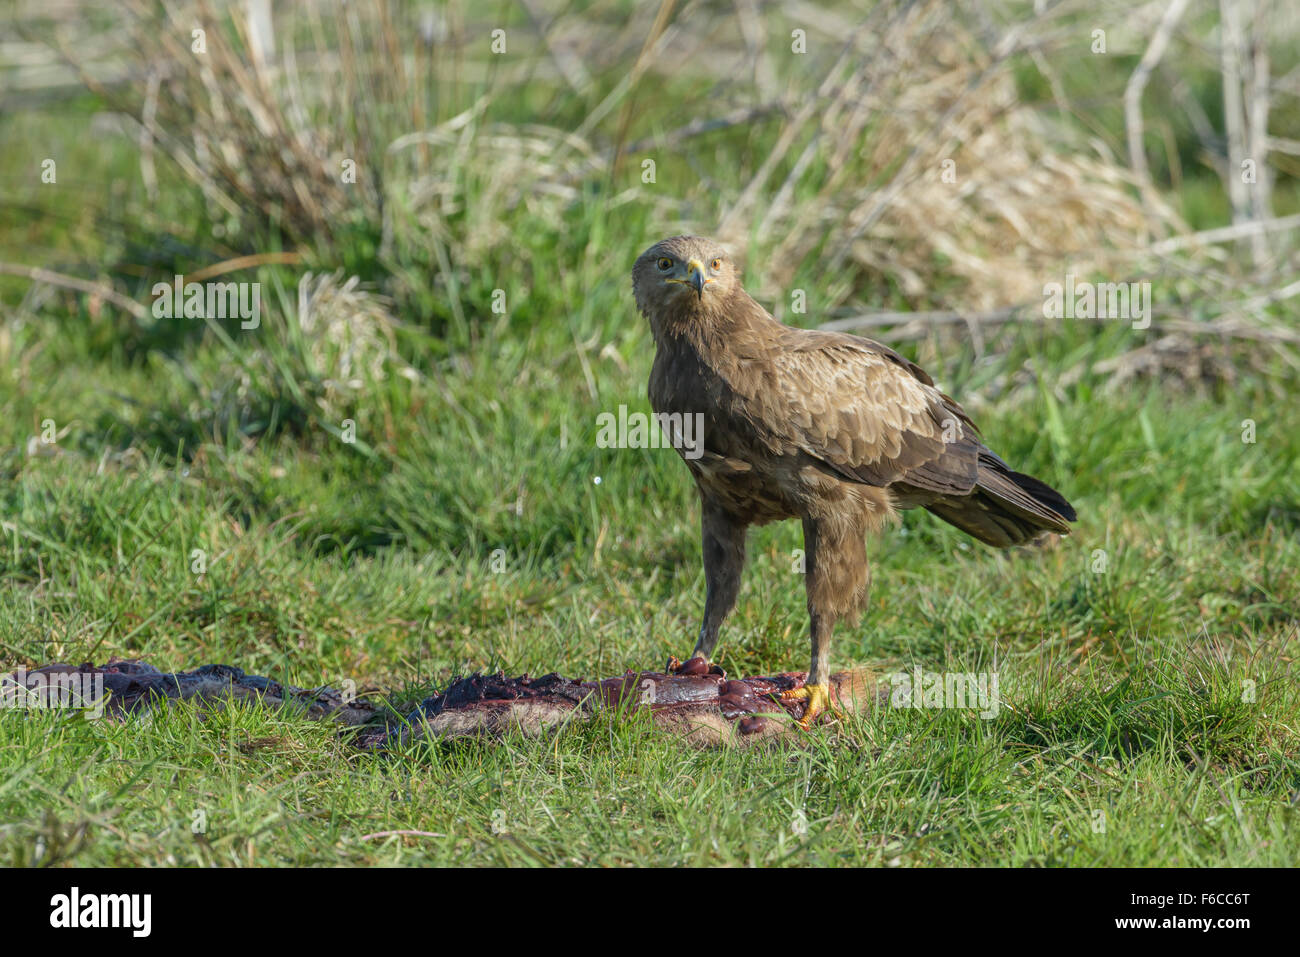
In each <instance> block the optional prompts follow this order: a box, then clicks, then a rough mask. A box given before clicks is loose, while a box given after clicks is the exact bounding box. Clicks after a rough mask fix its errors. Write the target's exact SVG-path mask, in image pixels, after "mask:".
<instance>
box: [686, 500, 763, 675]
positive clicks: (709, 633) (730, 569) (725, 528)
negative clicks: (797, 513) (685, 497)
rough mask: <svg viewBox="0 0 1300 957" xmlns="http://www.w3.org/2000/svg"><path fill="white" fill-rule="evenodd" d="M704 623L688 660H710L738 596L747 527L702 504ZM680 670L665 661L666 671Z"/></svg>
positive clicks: (729, 516) (723, 512) (743, 563)
mask: <svg viewBox="0 0 1300 957" xmlns="http://www.w3.org/2000/svg"><path fill="white" fill-rule="evenodd" d="M700 524H701V527H702V532H703V536H702V537H703V549H702V550H703V554H704V581H705V586H706V591H705V596H704V621H703V622H702V623H701V625H700V637H699V640H698V641H696V643H695V650H694V651H692V652H691V657H692V658H703V659H704V660H705V661H711V660H712V657H713V649H714V648H716V647H717V644H718V631H719V629H720V628H721V627H722V623H723V621H725V620H726V618H727V615H729V614H731V610H732V609H733V608H735V607H736V596H737V595H739V594H740V575H741V572H742V571H743V570H744V568H745V531H746V529H747V527H748V526H747V525H746V524H745V523H744V522H742V521H740V520H739V519H737V518H735V517H733V516H731V515H729V514H728V513H727V512H726V511H724V510H723V509H721V508H718V507H717V506H715V505H711V504H710V503H709V502H707V501H705V502H704V503H703V514H702V517H701V523H700ZM678 668H680V663H679V662H678V661H677V659H676V658H671V659H669V662H668V670H669V671H675V670H677V669H678Z"/></svg>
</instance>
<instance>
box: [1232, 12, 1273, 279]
mask: <svg viewBox="0 0 1300 957" xmlns="http://www.w3.org/2000/svg"><path fill="white" fill-rule="evenodd" d="M1251 2H1253V3H1254V4H1255V15H1254V17H1253V18H1252V19H1251V25H1250V41H1249V49H1246V48H1243V52H1249V53H1250V58H1249V60H1247V63H1246V65H1247V70H1246V94H1247V99H1248V101H1249V104H1250V106H1249V109H1248V111H1247V116H1246V119H1247V125H1246V136H1247V139H1246V143H1247V148H1248V149H1249V151H1250V152H1249V154H1248V155H1249V157H1250V159H1251V160H1252V161H1253V162H1254V164H1255V182H1254V183H1252V184H1250V215H1251V218H1252V219H1253V220H1255V221H1256V222H1260V221H1262V220H1266V219H1270V218H1272V216H1273V201H1272V193H1273V177H1272V176H1270V175H1269V165H1268V111H1269V98H1268V95H1269V72H1270V70H1269V57H1268V37H1269V31H1268V23H1269V12H1270V11H1269V5H1270V0H1251ZM1238 175H1240V171H1238ZM1250 252H1251V257H1252V258H1253V259H1254V262H1255V267H1256V268H1262V267H1263V265H1264V263H1265V261H1266V260H1267V259H1268V243H1267V242H1266V241H1265V239H1264V235H1263V233H1256V234H1255V235H1254V236H1252V237H1251V241H1250Z"/></svg>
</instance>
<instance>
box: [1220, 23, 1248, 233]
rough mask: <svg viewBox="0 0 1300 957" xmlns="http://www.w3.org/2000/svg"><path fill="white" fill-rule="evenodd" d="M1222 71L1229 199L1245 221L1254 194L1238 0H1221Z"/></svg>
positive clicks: (1234, 211) (1234, 217)
mask: <svg viewBox="0 0 1300 957" xmlns="http://www.w3.org/2000/svg"><path fill="white" fill-rule="evenodd" d="M1219 21H1220V29H1219V72H1220V73H1221V74H1222V77H1223V129H1224V133H1225V134H1226V135H1227V138H1228V199H1229V201H1230V202H1231V204H1232V222H1233V224H1234V225H1236V224H1240V223H1244V222H1246V221H1247V220H1249V219H1250V218H1251V216H1250V195H1249V193H1248V191H1247V189H1246V183H1245V181H1244V180H1243V179H1242V176H1241V173H1242V169H1241V163H1242V160H1244V159H1247V156H1246V115H1245V106H1244V105H1243V104H1242V99H1241V52H1242V49H1243V46H1244V41H1243V39H1242V36H1241V20H1240V17H1239V10H1238V0H1219Z"/></svg>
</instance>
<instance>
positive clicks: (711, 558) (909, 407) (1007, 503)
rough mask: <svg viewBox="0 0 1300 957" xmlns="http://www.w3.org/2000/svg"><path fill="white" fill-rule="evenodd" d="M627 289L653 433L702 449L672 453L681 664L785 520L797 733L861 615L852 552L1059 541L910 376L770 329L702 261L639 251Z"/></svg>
mask: <svg viewBox="0 0 1300 957" xmlns="http://www.w3.org/2000/svg"><path fill="white" fill-rule="evenodd" d="M632 286H633V291H634V293H635V296H636V304H637V307H638V308H639V309H640V311H641V313H642V314H643V315H644V316H645V317H646V318H647V319H648V320H649V321H650V328H651V330H652V331H653V333H654V339H655V346H656V351H655V359H654V366H653V368H652V369H651V371H650V404H651V406H652V407H653V408H654V410H655V412H656V414H657V415H658V421H659V422H660V424H661V425H663V424H664V423H666V422H673V423H678V422H681V421H684V419H679V418H677V416H695V415H702V419H697V421H700V423H701V425H702V430H701V431H702V436H701V435H696V436H695V440H694V442H693V443H690V444H688V443H685V442H683V441H680V440H681V439H682V438H683V436H685V435H686V434H687V433H685V432H679V433H678V435H677V436H676V438H677V439H678V441H676V442H674V444H675V445H676V446H677V450H678V453H679V454H681V455H682V458H683V460H684V461H685V462H686V464H687V467H688V468H689V469H690V471H691V475H692V477H693V478H694V479H695V484H696V486H697V487H698V488H699V492H700V504H701V507H702V521H701V525H702V529H703V539H704V542H703V551H704V577H705V582H706V586H707V590H706V595H705V600H704V622H703V624H702V625H701V627H700V637H699V641H698V643H697V644H696V646H695V651H694V653H693V657H700V658H703V659H704V660H705V661H706V662H707V661H708V660H709V659H710V656H711V655H712V654H713V650H714V648H715V646H716V645H717V643H718V629H719V627H720V626H721V625H722V622H723V619H725V618H726V616H727V615H728V614H729V613H730V612H731V609H732V608H733V607H734V606H735V603H736V595H737V592H738V591H739V590H740V574H741V570H742V568H743V567H744V563H745V532H746V530H747V529H748V528H749V526H750V525H762V524H764V523H766V522H773V521H777V520H779V519H786V518H798V519H800V521H802V522H803V535H804V562H805V586H806V588H807V594H808V617H809V621H810V629H811V633H812V663H811V665H810V666H809V669H808V680H807V683H806V684H805V685H804V686H803V687H801V688H799V689H797V690H795V691H792V692H788V693H787V695H788V696H789V697H791V698H795V699H804V700H805V701H806V708H805V711H804V716H803V720H802V722H801V724H802V725H803V726H804V727H805V728H807V727H809V726H810V725H811V723H812V722H813V720H814V719H815V718H816V717H817V715H818V714H819V713H821V712H822V711H823V710H824V709H825V708H826V707H828V706H829V705H831V704H832V702H831V701H830V696H829V688H828V684H827V677H828V675H829V674H830V670H829V665H828V661H827V658H828V653H829V650H830V639H831V631H832V629H833V628H834V626H835V623H836V622H837V621H840V620H841V619H844V618H853V619H856V617H857V616H858V614H859V613H860V612H861V610H862V608H863V606H864V605H865V604H866V600H867V592H868V588H869V587H870V580H871V574H870V570H869V569H868V566H867V551H866V535H867V533H868V532H875V531H878V530H880V529H881V528H882V527H883V526H884V525H885V524H886V523H887V522H888V521H890V520H891V519H893V518H895V517H896V510H898V509H904V508H915V507H917V506H920V507H922V508H926V509H928V510H929V511H930V512H932V513H934V514H935V515H937V516H939V518H941V519H943V520H944V521H945V522H948V523H950V524H952V525H955V526H957V527H958V528H960V529H961V530H962V531H964V532H966V533H968V534H970V535H973V536H974V537H975V538H977V539H979V540H980V541H982V542H987V543H988V544H990V545H995V546H997V547H999V548H1005V547H1008V546H1011V545H1022V544H1025V543H1028V542H1032V541H1033V540H1035V539H1036V538H1039V537H1041V536H1042V535H1043V534H1044V533H1046V532H1059V533H1061V534H1066V533H1068V532H1069V530H1070V526H1069V524H1068V523H1069V522H1072V521H1074V520H1075V513H1074V509H1073V508H1071V507H1070V503H1069V502H1067V501H1066V500H1065V499H1064V498H1063V497H1062V496H1061V494H1060V493H1059V492H1057V491H1055V490H1054V489H1052V488H1050V487H1049V486H1047V485H1046V484H1044V483H1043V482H1040V481H1039V480H1038V479H1036V478H1031V477H1030V476H1028V475H1022V474H1021V473H1019V472H1015V471H1012V470H1011V468H1010V467H1009V466H1008V465H1007V464H1006V463H1005V462H1003V461H1002V459H1000V458H998V456H997V455H995V454H994V453H993V452H991V451H989V449H987V448H986V447H985V446H984V444H983V442H981V440H980V433H979V430H978V429H976V427H975V424H974V423H973V422H972V421H971V420H970V417H969V416H967V415H966V413H965V412H964V411H963V410H962V408H961V406H959V405H958V404H957V403H956V402H955V401H954V400H952V399H951V398H949V397H948V396H946V395H944V394H943V393H942V392H940V391H939V390H938V389H936V388H935V386H934V382H933V380H932V379H931V378H930V377H929V376H928V375H926V374H925V372H924V371H922V370H921V368H920V367H918V366H917V365H916V364H915V363H912V362H909V361H908V360H907V359H904V358H903V357H902V356H900V355H899V354H898V353H896V352H894V351H893V350H892V349H890V348H888V347H886V346H883V345H881V344H880V343H878V342H873V341H872V340H870V339H863V338H860V337H858V336H851V335H844V334H841V333H834V332H822V331H816V330H808V329H795V328H792V327H790V326H786V325H783V324H782V323H780V322H777V321H776V320H775V319H773V318H772V316H771V315H769V314H768V312H767V310H765V309H764V308H763V307H762V306H760V305H759V304H758V303H756V302H755V301H754V300H753V299H751V298H750V297H749V295H748V294H747V293H746V292H745V290H744V289H743V288H742V287H741V284H740V276H739V273H738V271H737V269H736V267H735V265H734V263H733V262H732V260H731V259H730V257H729V256H728V255H727V254H726V252H725V251H724V250H723V249H722V248H721V247H720V246H719V245H718V244H717V243H715V242H713V241H711V240H708V239H704V238H701V237H698V236H674V237H672V238H670V239H665V240H663V241H662V242H659V243H656V244H655V245H653V246H651V247H650V248H649V249H647V250H646V251H645V252H644V253H642V254H641V256H640V258H638V259H637V261H636V264H635V266H633V268H632Z"/></svg>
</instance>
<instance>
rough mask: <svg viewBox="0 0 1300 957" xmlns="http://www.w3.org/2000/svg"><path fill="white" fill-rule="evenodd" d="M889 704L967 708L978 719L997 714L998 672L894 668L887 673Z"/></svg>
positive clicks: (900, 706)
mask: <svg viewBox="0 0 1300 957" xmlns="http://www.w3.org/2000/svg"><path fill="white" fill-rule="evenodd" d="M889 685H890V695H889V704H890V705H891V706H892V707H895V708H917V709H920V708H925V709H940V708H967V709H970V710H972V711H978V712H979V716H980V717H981V718H996V717H997V716H998V673H997V672H996V671H994V672H991V673H990V672H983V671H981V672H979V673H978V674H973V673H971V672H961V671H922V670H921V669H920V668H913V669H912V670H911V671H896V672H894V673H893V674H891V675H890V676H889Z"/></svg>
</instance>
